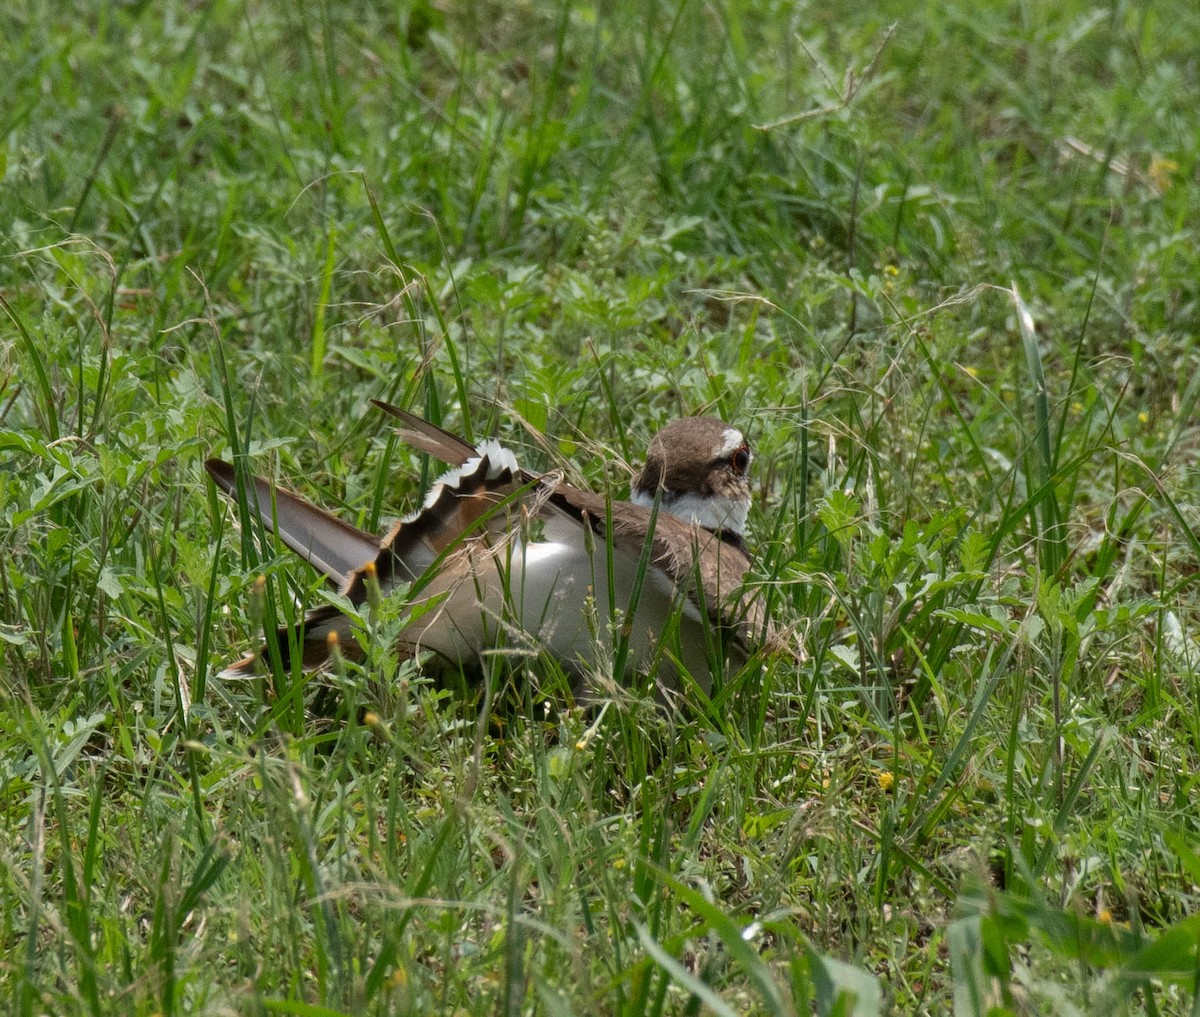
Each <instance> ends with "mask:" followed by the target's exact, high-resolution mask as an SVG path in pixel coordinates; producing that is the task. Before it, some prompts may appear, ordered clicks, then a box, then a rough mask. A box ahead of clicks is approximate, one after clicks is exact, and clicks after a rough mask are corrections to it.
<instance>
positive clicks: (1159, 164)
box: [1146, 155, 1179, 194]
mask: <svg viewBox="0 0 1200 1017" xmlns="http://www.w3.org/2000/svg"><path fill="white" fill-rule="evenodd" d="M1178 169H1179V163H1177V162H1176V161H1175V160H1174V159H1168V158H1166V157H1165V156H1161V155H1156V156H1155V157H1154V158H1153V159H1151V160H1150V168H1149V169H1148V170H1146V175H1147V176H1148V177H1149V178H1150V183H1152V184H1153V185H1154V189H1155V190H1156V191H1158V193H1159V194H1162V193H1164V192H1165V191H1166V189H1167V188H1168V187H1170V186H1171V177H1172V176H1174V175H1175V171H1176V170H1178Z"/></svg>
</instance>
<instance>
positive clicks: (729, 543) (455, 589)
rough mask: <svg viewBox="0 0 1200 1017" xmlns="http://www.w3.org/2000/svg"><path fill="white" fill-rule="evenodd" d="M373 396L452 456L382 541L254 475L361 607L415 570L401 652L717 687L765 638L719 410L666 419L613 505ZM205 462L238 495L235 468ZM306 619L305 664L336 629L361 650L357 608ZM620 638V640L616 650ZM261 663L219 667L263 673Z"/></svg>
mask: <svg viewBox="0 0 1200 1017" xmlns="http://www.w3.org/2000/svg"><path fill="white" fill-rule="evenodd" d="M375 405H376V406H378V407H379V408H380V409H382V410H384V411H386V412H387V413H390V414H391V415H392V416H394V417H396V418H398V419H399V421H400V427H399V429H398V433H399V435H400V437H401V438H402V439H403V440H404V441H405V442H407V443H408V444H410V445H411V446H413V447H414V448H416V449H419V450H421V451H423V452H426V453H428V454H429V455H432V456H434V457H435V458H437V459H440V460H442V461H443V462H445V463H446V464H447V465H449V466H450V467H451V469H450V471H449V472H448V473H446V474H445V475H444V476H442V477H441V479H440V480H438V481H437V483H436V484H435V485H434V486H433V488H432V490H431V491H430V492H429V495H428V497H427V498H426V499H425V503H424V505H423V506H422V507H421V508H420V509H419V510H418V511H417V512H415V513H413V514H412V515H410V516H408V517H407V518H405V519H402V520H401V521H400V522H398V523H396V524H395V526H393V527H392V529H391V531H390V532H389V533H387V534H386V535H385V536H384V537H382V538H379V537H376V536H374V535H373V534H370V533H366V532H364V531H362V530H359V529H356V528H355V527H353V526H350V525H349V524H347V523H345V522H343V521H342V520H340V519H337V518H335V517H334V516H331V515H330V514H328V513H327V512H324V511H323V510H321V509H319V508H317V507H316V506H314V505H311V504H309V503H308V502H307V501H305V500H304V499H303V498H301V497H300V496H299V495H296V494H294V493H292V492H290V491H287V490H284V489H283V488H279V487H275V486H274V485H272V484H271V483H270V482H268V481H266V480H263V479H260V478H258V477H254V478H252V479H251V480H250V482H249V484H248V485H247V497H248V503H249V507H250V510H251V511H252V512H257V514H258V515H259V517H260V518H261V519H262V521H263V522H264V524H265V525H267V526H268V527H271V528H273V529H274V530H275V532H276V533H277V534H278V536H279V539H280V540H281V541H282V542H283V543H284V544H286V545H287V546H288V547H289V548H291V550H293V551H294V552H296V553H297V554H299V555H300V556H301V557H303V558H305V559H306V560H308V561H309V562H310V563H311V564H312V565H313V566H314V567H316V568H317V569H318V570H320V571H321V572H322V573H323V574H324V575H325V576H326V577H328V578H329V579H330V580H331V581H332V582H334V583H336V584H337V585H338V587H339V588H340V591H341V593H342V594H343V595H344V596H345V597H346V598H347V599H349V600H350V602H351V603H353V604H355V605H359V604H362V603H363V602H365V601H366V600H367V598H368V595H369V593H370V584H371V583H374V582H378V584H379V588H380V590H381V591H382V592H383V593H385V594H386V593H387V592H388V591H389V590H391V589H394V588H395V587H397V586H399V585H401V584H407V586H408V596H409V597H410V600H411V603H412V604H413V605H414V606H416V605H418V604H422V603H425V604H426V609H425V610H424V611H422V612H419V613H418V617H417V620H415V621H412V622H411V623H409V624H408V625H407V627H405V628H404V630H403V632H402V633H401V637H400V642H401V649H402V650H403V651H404V652H405V653H407V654H414V655H415V654H418V653H421V652H422V651H432V654H433V655H434V656H435V657H436V658H437V659H439V660H440V661H441V662H442V664H444V665H448V666H450V667H452V668H467V669H472V670H475V669H478V667H479V666H480V665H481V664H482V662H483V661H484V660H485V659H486V657H487V655H488V654H489V652H491V651H494V650H496V648H497V647H500V646H502V645H503V646H505V647H507V648H508V650H506V651H505V652H511V651H512V649H513V648H516V649H517V650H520V649H521V648H526V649H528V650H529V651H531V652H545V653H548V654H550V655H552V656H553V657H555V658H557V659H558V661H560V662H561V664H562V666H563V667H564V669H565V670H566V671H568V672H569V673H571V674H572V675H574V676H575V677H578V678H581V679H582V680H583V681H585V682H587V681H588V680H589V678H590V677H591V676H593V675H595V674H596V673H597V672H601V673H602V672H603V671H604V669H605V667H611V666H612V664H613V662H614V659H615V660H621V659H622V658H623V659H624V661H625V662H626V664H627V665H628V666H633V667H637V668H639V669H643V670H649V669H654V668H661V669H663V672H664V673H665V674H669V675H671V676H672V677H670V678H667V679H660V681H665V682H666V683H667V684H668V685H670V684H674V683H675V678H676V676H677V671H678V667H679V666H680V665H682V666H683V667H684V668H686V670H687V671H688V673H689V674H690V675H691V676H692V678H693V679H694V680H695V681H696V682H697V683H699V685H700V687H701V688H702V689H704V690H705V691H706V692H707V691H709V690H710V689H711V687H712V679H713V674H714V671H716V670H723V669H724V668H725V667H738V666H741V665H742V664H743V663H745V661H746V660H747V659H748V655H749V654H750V653H751V652H752V651H753V649H754V648H755V647H756V646H757V645H759V644H760V642H762V641H763V640H764V639H766V638H767V632H766V629H767V622H766V619H765V611H764V606H763V603H762V598H761V596H759V595H758V591H751V590H747V589H746V588H744V587H743V580H744V577H745V575H746V572H747V570H748V569H749V567H750V558H749V555H748V553H747V550H746V544H745V540H744V536H743V531H744V528H745V524H746V514H747V511H748V509H749V507H750V489H749V484H748V479H747V477H748V471H749V468H750V463H751V459H752V453H751V451H750V446H749V444H748V443H747V441H746V439H745V438H744V437H743V436H742V433H741V432H740V431H739V430H737V429H736V428H734V427H731V426H729V425H728V424H725V423H724V422H723V421H721V420H717V419H715V418H713V417H686V418H683V419H681V420H676V421H674V422H673V423H670V424H668V425H667V426H666V427H664V428H663V429H662V430H661V431H659V432H658V434H657V435H656V436H655V437H654V439H653V440H652V441H651V443H650V447H649V450H648V452H647V455H646V463H645V466H644V467H643V468H642V470H641V471H640V472H639V473H638V474H637V476H636V477H635V479H634V482H633V489H632V493H631V497H630V500H629V501H615V500H611V499H609V498H607V497H606V496H605V495H603V494H597V493H594V492H592V491H586V490H581V489H579V488H576V487H572V486H571V485H569V484H567V483H565V482H564V481H563V479H562V477H561V475H560V474H558V473H547V474H536V473H531V472H529V471H526V470H524V469H522V468H521V467H520V466H519V465H518V463H517V460H516V458H515V457H514V455H513V454H512V453H511V452H510V451H509V450H508V449H506V448H504V447H503V446H501V445H500V444H499V443H498V442H496V441H494V440H492V439H488V440H486V441H483V442H482V443H480V444H479V445H478V446H473V445H471V444H470V443H468V442H467V441H465V440H464V439H462V438H459V437H457V436H455V435H453V434H451V433H449V432H448V431H444V430H442V429H441V428H439V427H436V426H434V425H432V424H430V423H428V422H427V421H425V420H422V419H421V418H419V417H416V416H413V415H412V414H410V413H407V412H405V411H404V410H400V409H398V408H396V407H393V406H389V405H387V404H386V403H379V402H376V403H375ZM204 465H205V469H207V471H208V473H209V475H210V476H211V477H212V479H213V481H214V482H215V483H216V485H217V486H218V487H219V488H220V489H221V490H222V491H223V492H224V493H225V494H227V495H229V496H230V497H233V498H235V499H236V497H237V481H236V474H235V470H234V467H233V466H232V465H231V464H230V463H227V462H223V461H221V460H219V459H210V460H208V461H207V462H206V463H205V464H204ZM302 628H303V632H302V638H301V639H300V640H299V642H298V644H296V645H299V646H301V647H302V653H303V659H302V665H303V667H304V668H305V669H311V668H316V667H319V666H321V665H322V664H324V663H326V661H327V660H328V658H329V655H330V652H331V651H330V643H331V638H330V637H331V634H332V633H336V635H337V640H336V641H337V642H338V644H339V645H340V646H341V648H342V650H343V652H352V651H353V650H354V649H355V648H356V643H355V641H354V640H353V638H351V636H352V631H351V625H350V621H349V619H348V618H347V617H346V616H345V615H344V614H342V613H341V612H340V611H338V610H337V609H336V608H335V607H333V606H323V607H319V608H316V609H315V610H312V611H310V612H309V613H308V615H307V617H306V618H305V621H304V622H303V626H302ZM286 635H287V633H286V630H283V631H281V633H280V637H281V638H280V639H279V645H280V647H281V650H282V652H283V653H284V654H285V656H286V654H287V652H288V650H287V647H288V640H287V639H286V638H284V637H285V636H286ZM621 640H625V643H624V647H625V648H624V651H623V652H620V651H619V652H617V653H616V654H615V655H614V653H613V647H614V646H620V645H621ZM256 660H257V655H251V656H249V657H246V658H244V659H243V660H241V661H238V662H237V663H236V664H233V665H231V666H230V667H229V668H228V669H227V670H226V672H225V673H226V674H247V673H251V672H252V671H253V670H254V668H255V667H256ZM284 664H285V666H290V661H288V660H286V659H285V661H284ZM616 677H618V678H619V677H620V676H619V675H617V676H616Z"/></svg>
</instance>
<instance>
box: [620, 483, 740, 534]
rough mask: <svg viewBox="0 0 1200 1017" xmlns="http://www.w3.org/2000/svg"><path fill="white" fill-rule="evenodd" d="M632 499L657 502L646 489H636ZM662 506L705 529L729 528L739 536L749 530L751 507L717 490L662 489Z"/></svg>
mask: <svg viewBox="0 0 1200 1017" xmlns="http://www.w3.org/2000/svg"><path fill="white" fill-rule="evenodd" d="M629 500H630V501H632V502H633V503H634V504H635V505H641V506H642V507H643V508H652V507H653V506H654V496H653V495H652V494H649V493H647V492H646V491H639V490H634V491H633V492H631V494H630V498H629ZM659 508H660V509H662V511H663V512H670V513H671V515H673V516H675V517H676V518H679V519H682V520H683V521H684V522H685V523H694V524H695V525H696V526H702V527H704V529H706V530H727V531H728V532H730V533H736V534H737V535H738V536H739V537H740V536H742V535H743V534H744V533H745V531H746V515H747V513H748V512H749V510H750V506H749V505H748V504H747V503H746V502H745V501H741V500H739V499H736V498H722V497H721V496H719V495H715V494H710V495H707V496H706V495H700V494H696V493H695V492H694V491H685V492H684V493H683V494H672V493H671V492H670V491H663V493H662V498H661V499H660V500H659Z"/></svg>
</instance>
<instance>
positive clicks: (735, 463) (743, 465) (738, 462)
mask: <svg viewBox="0 0 1200 1017" xmlns="http://www.w3.org/2000/svg"><path fill="white" fill-rule="evenodd" d="M729 465H730V466H732V467H733V472H734V473H736V474H737V475H738V476H741V475H742V474H743V473H745V472H746V470H747V469H749V467H750V449H749V448H747V447H746V446H745V445H743V446H742V447H741V448H739V449H736V450H735V451H734V453H733V455H731V456H730V457H729Z"/></svg>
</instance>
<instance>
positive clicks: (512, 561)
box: [405, 531, 717, 688]
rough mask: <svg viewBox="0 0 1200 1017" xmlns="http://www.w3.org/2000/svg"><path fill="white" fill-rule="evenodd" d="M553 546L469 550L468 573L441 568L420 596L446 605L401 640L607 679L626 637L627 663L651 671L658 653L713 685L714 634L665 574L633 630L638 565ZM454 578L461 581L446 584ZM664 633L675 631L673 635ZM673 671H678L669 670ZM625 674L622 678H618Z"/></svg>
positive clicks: (622, 556) (601, 549) (471, 657)
mask: <svg viewBox="0 0 1200 1017" xmlns="http://www.w3.org/2000/svg"><path fill="white" fill-rule="evenodd" d="M547 536H549V537H550V538H551V539H547V540H542V541H537V542H532V543H528V544H525V543H523V542H519V541H514V542H512V543H510V544H509V545H507V546H506V547H503V548H500V549H496V548H485V547H483V546H482V545H476V546H475V547H471V548H466V549H464V553H465V554H466V557H467V561H468V563H469V564H468V566H467V567H462V568H459V569H443V570H442V572H441V575H439V576H438V577H437V578H436V579H435V580H434V581H433V582H432V583H431V584H430V585H429V587H427V589H426V590H425V591H424V593H423V594H422V599H429V598H440V600H438V601H437V603H436V606H434V607H433V608H432V609H430V611H429V612H428V613H427V614H425V615H423V616H422V617H421V618H420V619H419V620H417V621H416V622H414V623H413V624H412V625H411V626H409V629H408V630H407V631H406V633H405V639H406V641H409V642H411V643H412V644H413V645H414V647H416V648H418V649H428V650H433V651H435V652H437V653H438V654H439V655H440V656H442V657H443V658H446V659H447V660H449V661H450V662H452V663H455V664H460V665H475V664H476V663H477V662H478V661H479V660H480V659H481V658H485V657H486V655H487V654H488V653H490V652H493V651H494V652H500V653H505V654H511V655H516V656H520V655H534V654H539V653H547V654H549V655H551V656H553V657H555V658H556V659H558V660H559V661H561V662H562V664H563V666H564V667H565V668H567V669H568V670H569V671H574V672H577V673H580V674H585V675H586V674H591V673H597V672H598V673H600V674H607V673H609V672H610V670H611V666H612V664H613V663H614V659H613V658H614V653H615V648H616V646H617V645H618V641H619V640H620V639H621V638H622V637H623V636H624V637H625V638H627V639H628V655H627V658H626V664H627V666H632V667H636V668H639V669H645V668H647V667H651V666H653V665H654V664H655V663H656V662H657V660H656V658H658V657H659V656H660V655H661V657H662V658H663V659H664V660H667V661H670V660H672V659H675V658H678V659H680V660H681V661H682V662H683V664H684V666H685V667H686V668H687V669H688V671H689V672H690V673H691V674H692V676H693V677H694V678H695V679H696V680H698V681H700V682H701V684H702V685H703V687H705V688H708V687H709V686H710V684H711V677H710V668H709V661H710V660H711V659H712V654H711V653H710V650H711V647H712V644H713V641H714V640H715V639H716V638H717V636H716V633H715V632H713V631H711V626H710V625H709V624H708V623H707V621H706V619H704V618H703V617H702V615H701V613H700V611H699V609H698V608H697V607H696V605H695V604H694V603H693V602H692V600H691V598H689V597H687V596H684V595H683V594H681V592H680V591H679V590H678V589H677V587H676V586H675V584H674V583H673V582H672V581H671V579H670V577H669V576H668V575H667V574H666V573H664V572H663V571H662V570H660V569H657V568H654V567H652V566H651V567H648V568H647V569H646V574H645V578H644V581H643V585H642V589H641V592H640V594H639V597H638V601H637V607H636V610H635V612H634V614H633V620H632V623H630V624H628V625H627V624H626V623H627V609H628V607H629V603H630V600H631V597H632V593H633V588H634V585H635V580H636V576H637V571H638V561H637V559H636V558H635V557H634V556H632V555H630V554H628V553H626V552H624V551H621V550H620V549H617V548H614V549H613V550H612V591H613V592H612V595H611V596H610V593H609V564H608V551H607V549H606V547H605V545H604V542H603V540H602V539H598V540H597V542H596V544H595V547H594V550H593V551H592V552H590V553H589V551H588V549H587V548H586V547H585V546H584V544H583V542H582V541H580V540H579V539H578V532H577V531H576V532H575V533H573V534H571V536H574V537H575V538H576V539H574V540H571V539H561V540H560V539H553V537H554V534H552V533H548V534H547ZM452 574H456V578H450V576H451V575H452ZM664 633H669V634H670V635H668V637H667V638H664V637H663V634H664ZM669 670H674V669H673V668H669ZM616 677H619V676H616Z"/></svg>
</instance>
